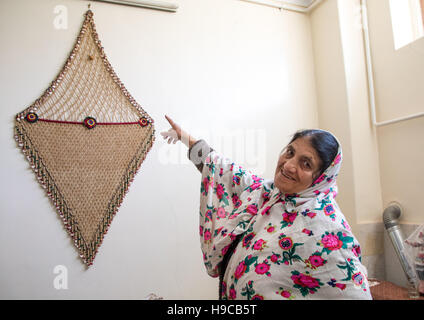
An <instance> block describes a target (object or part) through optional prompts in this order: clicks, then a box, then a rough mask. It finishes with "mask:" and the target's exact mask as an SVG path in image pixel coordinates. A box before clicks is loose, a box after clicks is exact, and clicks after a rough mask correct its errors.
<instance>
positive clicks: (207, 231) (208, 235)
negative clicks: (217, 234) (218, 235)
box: [203, 229, 212, 241]
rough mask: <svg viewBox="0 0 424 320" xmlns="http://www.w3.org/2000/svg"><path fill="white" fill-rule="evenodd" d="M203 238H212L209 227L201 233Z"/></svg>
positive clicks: (206, 239) (207, 239)
mask: <svg viewBox="0 0 424 320" xmlns="http://www.w3.org/2000/svg"><path fill="white" fill-rule="evenodd" d="M203 239H204V240H205V241H209V240H211V239H212V234H211V232H210V230H209V229H206V230H205V232H204V234H203Z"/></svg>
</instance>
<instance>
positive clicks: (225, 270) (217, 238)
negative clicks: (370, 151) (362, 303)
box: [162, 116, 371, 300]
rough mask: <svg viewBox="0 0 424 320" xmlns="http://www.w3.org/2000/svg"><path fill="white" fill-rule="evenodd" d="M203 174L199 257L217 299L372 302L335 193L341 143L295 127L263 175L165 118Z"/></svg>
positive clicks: (171, 133) (174, 137) (166, 135)
mask: <svg viewBox="0 0 424 320" xmlns="http://www.w3.org/2000/svg"><path fill="white" fill-rule="evenodd" d="M165 117H166V118H167V120H168V122H169V123H170V125H171V127H172V128H171V129H170V130H168V131H167V132H163V133H162V135H163V137H164V138H165V139H168V143H171V142H174V143H175V142H176V141H177V140H181V141H182V142H183V143H185V144H186V145H187V146H188V147H189V158H190V160H192V161H193V163H194V164H195V165H196V166H197V168H198V169H199V170H200V172H201V173H202V180H201V188H200V238H201V248H202V252H203V260H204V263H205V266H206V269H207V272H208V274H209V275H210V276H212V277H218V276H219V277H220V289H219V296H220V299H252V300H255V299H256V300H262V299H283V300H285V299H371V294H370V290H369V286H368V282H367V278H366V268H365V267H364V266H363V265H362V264H361V250H360V246H359V243H358V242H357V240H356V239H355V237H354V235H353V234H352V231H351V229H350V227H349V224H348V222H347V221H346V218H345V217H344V215H343V214H342V212H341V211H340V209H339V207H338V205H337V203H336V201H335V200H334V198H335V197H336V194H337V186H336V177H337V174H338V172H339V170H340V165H341V161H342V151H341V146H340V144H339V143H338V142H337V140H336V138H335V137H334V136H333V135H332V134H331V133H329V132H327V131H323V130H304V131H299V132H297V133H296V134H295V135H294V136H293V138H292V139H291V141H290V143H289V144H288V145H287V146H286V147H285V148H284V149H283V151H282V152H281V154H280V156H279V159H278V162H277V166H276V169H275V176H274V179H273V180H264V179H262V178H260V177H257V176H256V175H254V174H252V173H250V172H249V171H247V170H245V169H243V168H242V167H240V166H239V165H237V164H235V163H233V162H232V161H230V160H229V159H227V158H225V157H223V156H222V155H220V154H219V153H218V152H216V151H215V150H213V149H211V148H210V147H209V146H208V145H207V143H206V142H205V141H204V140H196V139H194V138H193V137H192V136H190V135H189V134H188V133H186V132H184V131H183V130H182V129H181V127H180V126H179V125H178V124H176V123H174V122H173V121H172V120H171V119H170V118H169V117H167V116H165Z"/></svg>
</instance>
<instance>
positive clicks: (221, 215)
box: [216, 207, 227, 218]
mask: <svg viewBox="0 0 424 320" xmlns="http://www.w3.org/2000/svg"><path fill="white" fill-rule="evenodd" d="M216 215H217V216H218V217H219V218H226V217H227V212H225V209H224V208H223V207H220V208H218V211H217V212H216Z"/></svg>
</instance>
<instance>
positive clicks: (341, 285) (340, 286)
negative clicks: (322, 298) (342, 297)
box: [336, 283, 346, 290]
mask: <svg viewBox="0 0 424 320" xmlns="http://www.w3.org/2000/svg"><path fill="white" fill-rule="evenodd" d="M336 287H337V288H339V289H341V290H344V289H346V285H345V284H344V283H336Z"/></svg>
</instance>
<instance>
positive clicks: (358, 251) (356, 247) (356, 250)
mask: <svg viewBox="0 0 424 320" xmlns="http://www.w3.org/2000/svg"><path fill="white" fill-rule="evenodd" d="M352 252H353V254H354V255H355V256H356V257H359V256H360V255H361V247H360V246H359V245H354V246H353V249H352Z"/></svg>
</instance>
